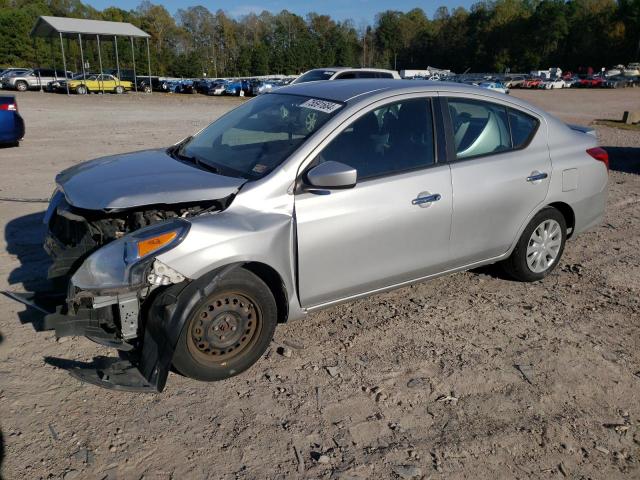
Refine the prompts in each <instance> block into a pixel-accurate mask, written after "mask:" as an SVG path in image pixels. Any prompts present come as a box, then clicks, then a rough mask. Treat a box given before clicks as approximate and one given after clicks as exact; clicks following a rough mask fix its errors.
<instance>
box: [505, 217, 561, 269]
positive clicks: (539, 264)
mask: <svg viewBox="0 0 640 480" xmlns="http://www.w3.org/2000/svg"><path fill="white" fill-rule="evenodd" d="M566 240H567V223H566V221H565V219H564V216H563V215H562V214H561V213H560V212H559V211H558V210H556V209H555V208H553V207H546V208H543V209H542V210H540V211H539V212H538V213H537V214H536V215H535V216H534V217H533V218H532V219H531V221H530V222H529V224H528V225H527V227H526V228H525V229H524V231H523V232H522V235H521V236H520V239H519V240H518V243H517V244H516V248H515V249H514V250H513V253H512V254H511V256H510V257H509V258H508V259H507V260H505V261H504V262H503V264H502V266H503V268H504V270H505V272H506V273H507V274H508V275H509V276H511V277H512V278H514V279H515V280H519V281H521V282H536V281H538V280H542V279H543V278H544V277H546V276H547V275H549V274H550V273H551V272H552V271H553V270H554V269H555V268H556V267H557V266H558V262H559V261H560V258H561V257H562V252H563V251H564V245H565V242H566Z"/></svg>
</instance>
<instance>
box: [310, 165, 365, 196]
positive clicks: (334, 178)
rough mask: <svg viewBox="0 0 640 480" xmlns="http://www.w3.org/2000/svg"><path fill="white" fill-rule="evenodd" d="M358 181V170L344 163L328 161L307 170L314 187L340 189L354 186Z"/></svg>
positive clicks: (311, 184)
mask: <svg viewBox="0 0 640 480" xmlns="http://www.w3.org/2000/svg"><path fill="white" fill-rule="evenodd" d="M357 181H358V171H357V170H356V169H355V168H353V167H350V166H349V165H345V164H344V163H340V162H334V161H331V160H330V161H327V162H322V163H321V164H320V165H317V166H315V167H313V168H312V169H311V170H309V171H308V172H307V183H308V184H309V185H310V186H312V187H318V188H328V189H338V188H352V187H354V186H355V185H356V182H357Z"/></svg>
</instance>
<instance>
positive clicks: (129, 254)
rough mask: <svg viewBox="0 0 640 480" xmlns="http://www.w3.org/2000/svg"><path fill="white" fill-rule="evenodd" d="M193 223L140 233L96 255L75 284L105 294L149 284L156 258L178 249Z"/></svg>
mask: <svg viewBox="0 0 640 480" xmlns="http://www.w3.org/2000/svg"><path fill="white" fill-rule="evenodd" d="M190 226H191V224H190V223H189V222H187V221H186V220H182V219H180V218H177V219H174V220H169V221H165V222H162V223H158V224H156V225H152V226H150V227H146V228H143V229H140V230H137V231H135V232H133V233H130V234H129V235H125V236H124V237H122V238H120V239H118V240H115V241H113V242H111V243H108V244H107V245H105V246H104V247H102V248H100V249H99V250H96V251H95V252H94V253H92V254H91V255H90V256H89V257H88V258H87V259H86V260H85V261H84V263H83V264H82V265H81V266H80V268H78V270H77V271H76V273H75V274H74V275H73V277H72V279H71V281H72V283H73V285H74V286H76V287H78V288H80V289H82V290H91V291H105V290H114V289H120V288H128V287H137V286H142V285H144V284H146V283H147V281H148V280H147V275H146V274H147V273H148V270H149V269H150V268H151V264H152V263H153V259H154V258H155V257H156V255H159V254H160V253H163V252H166V251H167V250H170V249H172V248H174V247H175V246H177V245H178V244H179V243H180V242H182V240H183V239H184V237H185V236H186V235H187V233H188V232H189V227H190Z"/></svg>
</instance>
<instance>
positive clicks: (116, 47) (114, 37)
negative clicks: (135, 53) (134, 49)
mask: <svg viewBox="0 0 640 480" xmlns="http://www.w3.org/2000/svg"><path fill="white" fill-rule="evenodd" d="M113 46H114V47H115V50H116V68H117V69H118V85H120V60H119V59H118V37H116V36H115V35H114V36H113Z"/></svg>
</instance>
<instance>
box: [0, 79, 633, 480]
mask: <svg viewBox="0 0 640 480" xmlns="http://www.w3.org/2000/svg"><path fill="white" fill-rule="evenodd" d="M513 93H514V95H517V96H522V97H525V98H527V99H528V100H530V101H532V102H533V103H536V104H539V105H540V106H542V107H543V108H547V109H549V110H550V111H552V112H553V113H555V114H556V115H558V116H560V117H561V118H563V119H565V120H568V121H572V122H581V123H589V122H590V121H592V120H594V119H595V118H619V117H621V115H622V110H624V109H625V108H626V109H628V108H629V107H630V106H632V105H635V106H636V107H638V106H640V89H633V90H625V91H623V90H613V91H603V90H600V91H585V90H578V91H575V90H572V91H550V92H545V91H534V92H513ZM236 103H237V101H236V100H235V99H221V98H211V97H203V96H193V97H192V96H173V97H170V96H162V95H153V96H144V95H140V96H136V95H133V94H131V95H126V96H104V97H102V96H86V97H71V98H67V97H66V96H63V95H51V94H40V93H35V92H33V93H26V94H23V95H19V106H20V109H21V112H22V114H23V116H24V117H25V119H26V122H27V128H28V133H27V138H26V139H25V141H24V143H23V145H22V146H21V147H20V148H14V149H2V150H0V165H1V168H0V196H1V197H22V198H42V197H47V196H48V195H49V194H50V193H51V191H52V189H53V178H54V175H55V174H56V173H57V172H58V171H59V170H61V169H63V168H65V167H68V166H70V165H73V164H75V163H77V162H80V161H83V160H85V159H89V158H93V157H96V156H101V155H104V154H111V153H117V152H125V151H130V150H135V149H142V148H147V147H156V146H162V145H167V144H169V143H172V142H174V141H177V140H179V139H181V138H182V137H184V136H186V135H187V134H189V133H192V132H194V131H196V130H198V129H199V128H201V127H203V126H204V125H206V124H207V123H208V122H210V121H211V120H213V119H214V118H216V117H217V116H219V115H220V114H221V113H223V112H224V111H226V110H227V109H228V108H230V107H231V106H232V105H234V104H236ZM599 134H600V137H601V143H602V145H606V146H611V147H628V148H618V149H612V152H614V154H615V157H616V158H615V159H614V163H613V166H614V169H613V171H612V172H611V175H610V197H609V204H608V209H607V215H606V218H605V221H604V224H603V225H602V226H600V227H598V228H597V229H595V230H594V231H592V232H590V233H587V234H584V235H582V236H581V237H579V238H577V239H575V240H573V241H571V242H569V243H568V245H567V248H566V251H565V254H564V257H563V259H562V261H561V265H560V267H559V268H558V269H557V270H556V271H555V273H554V274H553V275H552V276H551V277H550V278H548V279H547V280H545V281H543V282H540V283H535V284H521V283H515V282H510V281H507V280H504V279H501V278H500V277H499V276H497V275H496V274H495V272H494V271H493V270H492V269H485V270H482V271H479V272H469V273H461V274H457V275H453V276H450V277H446V278H441V279H438V280H435V281H431V282H428V283H423V284H418V285H415V286H413V287H410V288H404V289H402V290H398V291H395V292H391V293H386V294H382V295H378V296H375V297H373V298H370V299H367V300H361V301H358V302H355V303H353V304H348V305H344V306H340V307H336V308H333V309H331V310H327V311H324V312H322V313H318V314H314V315H311V316H310V318H308V319H307V320H305V321H302V322H296V323H292V324H288V325H284V326H281V327H279V329H278V331H277V332H276V340H275V343H274V344H273V348H271V349H270V350H269V351H268V353H267V354H266V355H265V358H263V359H262V360H261V361H260V362H259V363H258V364H257V365H256V366H254V367H253V368H252V369H250V370H249V371H248V372H246V373H245V374H243V375H240V376H238V377H235V378H233V379H231V380H228V381H225V382H221V383H214V384H206V383H198V382H195V381H192V380H188V379H186V378H182V377H179V376H177V375H173V374H172V375H170V377H169V380H168V384H167V388H166V390H165V392H164V393H162V394H160V395H149V394H147V395H141V394H129V393H117V392H111V391H106V390H101V389H98V388H96V387H93V386H89V385H82V384H80V383H79V382H77V381H76V380H75V379H73V378H72V377H70V376H69V375H68V374H67V373H66V372H64V371H62V370H59V369H57V368H55V367H53V366H51V365H49V364H47V363H45V357H62V358H69V359H78V360H87V361H88V360H90V359H91V358H92V357H93V356H94V355H98V354H103V355H111V354H112V351H109V350H107V349H102V348H100V347H97V346H96V345H95V344H93V343H92V342H90V341H89V340H86V339H84V338H73V339H70V338H66V339H62V340H61V341H59V342H56V340H55V338H54V336H53V334H52V333H51V332H41V333H37V332H35V331H34V327H33V325H32V324H31V323H29V320H30V318H32V317H31V316H30V315H29V314H27V313H25V312H24V311H23V310H24V308H23V307H22V306H20V305H19V304H17V303H15V302H12V301H11V300H9V299H7V298H5V297H0V308H1V310H2V313H0V331H1V332H2V334H3V335H4V342H3V343H2V344H1V345H0V424H1V428H2V430H3V435H4V444H5V460H4V463H3V465H2V473H3V474H4V477H5V478H7V479H22V478H25V479H38V478H55V479H58V478H62V479H65V480H69V479H72V478H77V479H111V480H113V479H116V478H118V479H134V480H138V479H142V478H144V479H147V480H148V479H186V478H189V479H191V478H194V479H233V478H243V479H244V478H246V479H271V478H283V479H284V478H287V479H288V478H296V477H297V478H339V479H345V480H346V479H367V478H381V479H386V478H490V479H497V478H509V479H511V478H564V477H566V478H596V479H604V478H607V479H608V478H640V465H639V462H640V348H639V346H640V331H639V327H640V301H639V295H640V254H639V253H638V252H639V251H640V160H639V158H640V133H638V132H633V131H622V130H617V129H611V128H607V127H599ZM44 207H45V205H44V204H42V203H17V202H7V201H0V222H1V223H2V228H3V229H4V231H5V238H4V243H3V245H2V253H1V254H0V255H1V261H0V262H1V263H0V268H1V269H2V280H0V282H1V283H2V288H9V289H12V290H16V291H20V290H23V289H25V288H33V287H34V286H36V285H37V284H38V282H39V281H40V279H41V278H42V276H43V268H44V266H45V263H46V261H45V257H44V254H43V252H42V249H41V247H40V243H41V238H42V227H41V224H40V219H41V216H42V212H43V209H44ZM19 314H20V316H19ZM284 342H287V343H289V344H290V345H293V346H294V347H295V348H291V351H292V356H291V357H290V358H285V357H284V356H282V355H279V354H278V353H276V347H277V346H278V345H282V344H283V343H284Z"/></svg>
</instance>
